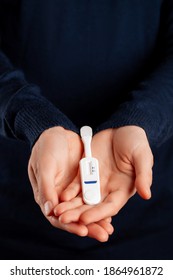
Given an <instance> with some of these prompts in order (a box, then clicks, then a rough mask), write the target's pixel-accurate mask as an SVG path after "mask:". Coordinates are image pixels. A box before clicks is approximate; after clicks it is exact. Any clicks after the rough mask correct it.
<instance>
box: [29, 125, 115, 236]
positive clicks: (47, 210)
mask: <svg viewBox="0 0 173 280" xmlns="http://www.w3.org/2000/svg"><path fill="white" fill-rule="evenodd" d="M82 153H83V146H82V143H81V139H80V137H79V135H78V134H76V133H74V132H72V131H69V130H65V129H64V128H62V127H59V126H57V127H53V128H50V129H47V130H45V131H44V132H43V133H42V134H41V135H40V137H39V138H38V140H37V141H36V143H35V145H34V147H33V149H32V153H31V157H30V160H29V164H28V175H29V179H30V182H31V185H32V188H33V193H34V198H35V201H36V202H37V203H38V204H39V206H40V208H41V210H42V212H43V214H44V215H45V217H46V218H47V219H48V220H49V222H50V223H51V224H52V225H53V226H54V227H57V228H60V229H63V230H66V231H68V232H71V233H74V234H77V235H80V236H91V237H93V238H95V239H98V240H99V241H106V240H107V239H108V236H109V234H111V233H112V232H113V227H112V225H111V219H110V218H108V219H104V220H101V221H98V222H97V223H91V224H90V225H88V226H86V225H83V224H81V223H76V222H72V223H68V224H63V223H62V222H61V221H60V220H59V218H58V217H55V215H54V212H53V209H54V207H55V206H56V205H58V204H59V203H60V202H61V193H62V192H63V191H64V190H65V189H66V188H67V187H68V186H69V185H70V184H73V185H75V180H76V178H79V176H77V173H78V168H79V161H80V159H81V157H82ZM72 182H73V183H72ZM78 183H79V182H78ZM74 188H75V186H74Z"/></svg>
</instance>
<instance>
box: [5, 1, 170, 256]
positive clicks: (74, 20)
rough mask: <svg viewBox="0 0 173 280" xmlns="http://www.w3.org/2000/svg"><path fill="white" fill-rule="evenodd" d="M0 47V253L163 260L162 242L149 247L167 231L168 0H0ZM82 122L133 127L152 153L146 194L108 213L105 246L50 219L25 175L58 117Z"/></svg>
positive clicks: (71, 125) (68, 124)
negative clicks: (111, 225)
mask: <svg viewBox="0 0 173 280" xmlns="http://www.w3.org/2000/svg"><path fill="white" fill-rule="evenodd" d="M0 48H1V50H0V135H1V137H0V144H1V145H0V153H1V158H0V173H1V176H0V201H1V205H2V211H1V214H0V216H1V224H2V225H3V230H2V233H1V240H2V244H0V246H1V250H0V252H1V254H2V256H3V254H6V253H5V252H9V250H8V249H7V248H8V247H10V248H12V249H11V255H10V256H7V258H8V257H9V258H10V257H11V258H13V257H14V258H20V256H24V257H26V258H30V257H32V258H33V257H34V256H35V257H36V258H41V257H44V255H42V254H41V253H40V252H43V251H44V252H45V256H47V257H48V258H51V257H52V258H60V256H62V258H66V253H67V255H68V256H69V258H78V257H79V256H80V258H85V257H86V258H87V256H88V257H89V258H90V257H92V256H93V258H101V256H100V250H103V252H105V254H103V256H102V258H125V259H127V258H164V257H165V258H170V257H171V253H170V252H168V253H167V251H166V250H165V243H163V245H160V247H159V248H160V249H158V246H157V245H158V244H162V243H161V242H160V241H161V239H166V240H169V238H168V237H169V236H171V234H172V232H171V230H172V231H173V228H171V226H172V224H171V215H172V213H173V206H172V200H173V194H172V192H173V190H172V188H171V185H172V176H171V169H172V166H173V159H172V157H171V155H170V149H171V144H172V135H173V1H172V0H153V1H150V0H140V1H139V0H123V1H121V0H115V1H113V0H95V1H78V0H73V1H72V0H64V1H59V0H51V1H44V0H37V1H34V0H30V1H29V0H28V1H27V0H15V1H14V0H13V1H12V0H8V1H5V0H1V1H0ZM84 124H88V125H91V126H92V127H93V128H94V130H95V132H97V131H99V130H103V129H106V128H110V127H120V126H124V125H138V126H141V127H142V128H144V130H145V131H146V133H147V136H148V139H149V142H150V144H151V147H152V149H153V153H154V154H155V158H156V164H155V167H154V168H155V177H154V183H153V192H154V194H155V196H154V198H153V199H152V200H151V201H149V202H143V201H142V200H140V199H139V198H138V197H137V196H135V197H134V198H133V199H132V200H131V201H130V202H129V203H128V205H127V206H126V207H125V208H124V209H123V210H122V212H121V213H120V214H119V215H118V216H117V217H115V218H114V219H115V224H117V225H118V229H119V235H118V236H116V235H114V236H113V237H112V238H111V239H110V241H109V242H108V243H107V244H106V245H100V244H99V243H98V242H97V241H94V240H90V239H88V238H85V239H82V238H79V237H75V236H72V235H70V234H68V233H64V232H61V231H60V230H57V229H53V228H52V227H51V226H49V225H48V224H47V222H46V221H45V220H44V218H43V217H42V216H41V213H40V212H39V210H38V208H37V206H36V205H35V203H34V200H33V198H32V193H31V188H30V186H29V181H28V178H27V161H28V158H29V153H30V147H32V146H33V144H34V143H35V141H36V140H37V138H38V137H39V135H40V133H42V132H43V131H44V130H45V129H47V128H49V127H52V126H56V125H60V126H63V127H64V128H67V129H70V130H73V131H76V132H78V129H79V127H80V126H82V125H84ZM16 139H17V140H18V141H16ZM20 140H22V141H23V142H21V141H20ZM16 163H17V164H16ZM159 176H160V177H159ZM165 176H166V178H167V182H166V183H167V186H165ZM151 209H152V214H151V211H150V210H151ZM136 210H138V211H136ZM164 210H165V212H164ZM165 215H166V217H167V218H166V219H165V220H164V221H163V217H165ZM5 216H6V218H4V217H5ZM33 216H34V217H35V219H34V220H33ZM127 216H128V219H127ZM7 217H8V218H7ZM141 220H142V221H143V223H142V225H141V223H140V222H141ZM38 224H39V225H40V229H42V230H40V231H41V233H37V232H36V231H35V229H36V228H37V225H38ZM12 225H16V227H12ZM26 228H27V229H29V231H28V230H26ZM160 228H161V229H163V230H161V231H160V232H159V229H160ZM155 229H156V233H157V237H155V240H156V242H155V243H154V242H153V236H154V235H153V233H154V230H155ZM165 229H167V231H165ZM168 229H169V230H168ZM29 233H30V235H29ZM164 234H165V235H164ZM21 236H22V237H21ZM162 237H163V238H162ZM22 238H23V239H22ZM4 240H5V241H4ZM31 240H32V246H31V247H30V246H29V244H30V242H31ZM165 242H166V241H165ZM63 244H64V245H63ZM135 244H136V245H135ZM142 244H143V245H144V244H150V245H151V244H152V246H153V250H148V249H146V248H147V247H145V246H142ZM135 246H136V247H135ZM138 246H142V249H141V251H140V252H137V251H135V250H134V249H133V248H137V247H138ZM31 248H32V249H31ZM38 248H39V250H40V251H39V250H38ZM69 248H71V249H69ZM74 248H75V250H78V253H76V255H75V253H74ZM83 249H85V250H88V255H87V254H84V255H83V253H82V252H83V251H82V250H83ZM69 250H71V255H69ZM151 251H152V252H151ZM26 252H27V253H26ZM33 252H34V253H33ZM38 252H39V253H38ZM76 252H77V251H76ZM34 254H35V255H34ZM67 258H68V257H67Z"/></svg>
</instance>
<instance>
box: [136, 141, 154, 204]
mask: <svg viewBox="0 0 173 280" xmlns="http://www.w3.org/2000/svg"><path fill="white" fill-rule="evenodd" d="M133 165H134V168H135V174H136V179H135V188H136V190H137V192H138V194H139V195H140V196H141V197H142V198H143V199H150V198H151V190H150V187H151V184H152V167H153V155H152V152H151V150H150V148H149V147H147V148H141V149H140V151H138V152H136V153H135V154H134V156H133Z"/></svg>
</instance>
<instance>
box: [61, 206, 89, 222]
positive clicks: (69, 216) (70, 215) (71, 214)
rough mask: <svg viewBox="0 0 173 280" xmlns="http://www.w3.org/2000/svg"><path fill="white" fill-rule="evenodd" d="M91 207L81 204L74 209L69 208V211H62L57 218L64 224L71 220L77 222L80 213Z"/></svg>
mask: <svg viewBox="0 0 173 280" xmlns="http://www.w3.org/2000/svg"><path fill="white" fill-rule="evenodd" d="M89 208H92V206H90V205H82V206H79V207H77V208H75V209H71V210H69V211H66V212H64V213H63V214H62V215H60V216H59V220H60V221H61V222H62V223H64V224H69V223H72V222H78V221H79V218H80V216H81V214H82V213H83V212H85V211H86V210H88V209H89Z"/></svg>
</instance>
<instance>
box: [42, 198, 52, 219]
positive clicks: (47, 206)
mask: <svg viewBox="0 0 173 280" xmlns="http://www.w3.org/2000/svg"><path fill="white" fill-rule="evenodd" d="M52 208H53V207H52V202H51V201H46V202H45V204H44V213H45V215H46V216H48V215H49V214H50V212H51V211H52Z"/></svg>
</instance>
